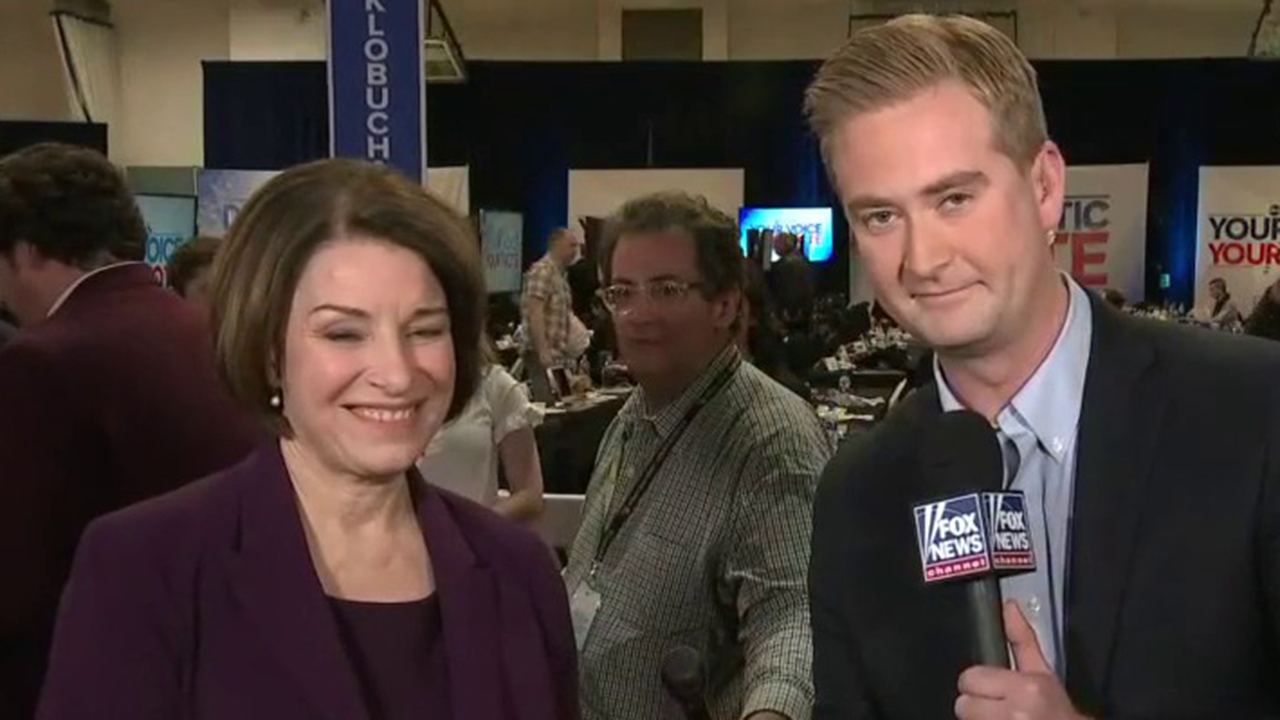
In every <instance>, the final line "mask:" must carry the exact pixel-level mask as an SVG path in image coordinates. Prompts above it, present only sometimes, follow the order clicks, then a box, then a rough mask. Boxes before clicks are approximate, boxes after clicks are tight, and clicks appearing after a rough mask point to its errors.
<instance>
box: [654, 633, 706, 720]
mask: <svg viewBox="0 0 1280 720" xmlns="http://www.w3.org/2000/svg"><path fill="white" fill-rule="evenodd" d="M705 684H706V671H705V667H704V666H703V663H702V654H701V653H699V652H698V651H697V650H694V649H693V648H691V647H689V646H688V645H678V646H676V647H674V648H672V649H671V650H669V651H667V654H666V657H664V658H663V659H662V685H663V687H665V688H666V689H667V692H668V693H670V694H671V697H673V698H675V701H676V702H677V703H679V704H680V709H681V710H683V711H684V716H685V717H686V718H687V719H688V720H711V711H710V710H708V709H707V700H706V698H705V697H703V687H704V686H705Z"/></svg>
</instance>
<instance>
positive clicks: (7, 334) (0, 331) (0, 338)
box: [0, 320, 18, 347]
mask: <svg viewBox="0 0 1280 720" xmlns="http://www.w3.org/2000/svg"><path fill="white" fill-rule="evenodd" d="M17 334H18V328H16V327H14V326H12V325H10V324H9V323H7V322H5V321H4V320H0V347H4V344H5V343H7V342H9V340H11V339H12V338H13V336H14V335H17Z"/></svg>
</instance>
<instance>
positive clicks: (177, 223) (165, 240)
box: [134, 193, 196, 285]
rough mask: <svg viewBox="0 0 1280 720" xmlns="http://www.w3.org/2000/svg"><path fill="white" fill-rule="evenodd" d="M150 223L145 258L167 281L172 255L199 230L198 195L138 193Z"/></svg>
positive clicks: (160, 278) (159, 278) (140, 207)
mask: <svg viewBox="0 0 1280 720" xmlns="http://www.w3.org/2000/svg"><path fill="white" fill-rule="evenodd" d="M134 199H135V200H136V201H137V203H138V210H139V211H141V213H142V221H143V222H144V223H145V224H146V226H147V246H146V249H145V250H144V251H143V258H142V259H143V260H145V261H146V263H147V264H148V265H150V266H151V271H152V272H153V273H155V276H156V280H157V281H159V282H160V284H161V285H167V284H168V281H169V277H168V265H169V259H170V258H171V257H173V252H174V251H175V250H177V249H178V248H179V247H181V246H182V245H183V244H185V243H186V242H187V241H188V240H190V239H191V238H192V237H194V236H195V234H196V199H195V198H194V197H192V196H190V195H158V194H153V193H139V194H137V195H135V196H134Z"/></svg>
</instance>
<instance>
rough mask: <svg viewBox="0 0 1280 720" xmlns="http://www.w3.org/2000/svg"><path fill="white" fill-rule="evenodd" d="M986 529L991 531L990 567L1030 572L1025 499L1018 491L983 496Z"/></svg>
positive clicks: (1032, 561) (1031, 554) (1032, 566)
mask: <svg viewBox="0 0 1280 720" xmlns="http://www.w3.org/2000/svg"><path fill="white" fill-rule="evenodd" d="M983 500H984V501H985V502H986V511H987V518H986V520H987V527H989V528H991V567H992V569H995V570H1033V569H1035V566H1036V558H1035V552H1034V551H1033V550H1032V549H1031V533H1030V532H1029V531H1028V530H1027V500H1026V498H1025V497H1023V495H1022V493H1020V492H993V493H984V495H983Z"/></svg>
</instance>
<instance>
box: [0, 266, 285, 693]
mask: <svg viewBox="0 0 1280 720" xmlns="http://www.w3.org/2000/svg"><path fill="white" fill-rule="evenodd" d="M259 438H260V433H259V431H258V428H257V425H256V423H254V421H253V420H252V419H251V418H250V417H249V416H248V415H247V414H246V413H244V412H242V411H241V409H240V408H239V407H238V406H237V405H236V404H235V403H234V402H233V401H232V400H231V398H230V397H229V396H228V394H227V393H226V392H225V390H224V389H223V386H222V383H221V382H220V381H219V380H218V378H217V375H216V372H215V371H214V367H213V349H212V343H211V339H210V332H209V329H208V326H207V323H206V321H205V320H204V318H203V317H202V316H201V314H200V313H198V312H197V311H195V310H194V309H192V308H191V307H190V306H189V305H188V304H187V303H185V302H183V301H182V300H181V299H180V298H178V297H177V296H176V295H174V294H173V293H172V292H170V291H168V290H165V289H164V288H162V287H160V286H159V285H157V284H156V282H155V279H154V278H153V276H152V273H151V270H150V269H149V268H148V267H147V266H146V265H143V264H140V263H139V264H129V265H122V266H119V267H113V268H108V269H105V270H102V271H101V272H98V273H96V274H93V275H91V276H89V277H87V278H86V279H85V280H84V281H83V282H82V283H81V284H80V285H79V287H77V288H76V289H75V290H74V291H72V292H71V294H70V295H69V296H68V297H67V299H66V301H65V303H63V305H62V306H61V307H60V308H58V309H57V311H56V312H54V314H53V315H52V316H51V317H50V318H48V319H47V320H44V321H43V322H41V323H39V324H38V325H33V326H31V327H29V328H26V329H23V330H21V331H20V332H19V333H18V334H17V335H16V336H14V337H13V338H12V339H11V340H10V341H9V342H8V343H7V344H5V345H4V347H3V348H0V554H2V555H3V557H4V580H3V581H0V707H2V708H3V710H2V711H0V716H3V717H5V718H8V717H14V718H29V717H30V716H31V714H32V712H33V710H34V705H35V698H36V696H37V694H38V693H39V690H40V679H41V675H42V673H43V670H44V664H45V655H46V653H47V652H48V644H49V636H50V632H51V631H52V626H53V616H54V613H55V611H56V608H57V602H58V596H59V594H60V593H61V591H62V586H63V583H64V582H65V581H66V578H67V573H68V572H69V570H70V566H71V558H72V555H73V554H74V552H75V547H76V543H77V542H78V541H79V539H80V533H81V531H83V530H84V527H85V525H87V524H88V522H89V521H90V520H92V519H93V518H95V517H97V516H99V515H102V514H104V513H106V512H110V511H112V510H116V509H118V508H121V507H124V506H126V505H129V504H131V503H134V502H137V501H139V500H143V499H145V498H149V497H153V496H155V495H159V494H161V493H164V492H168V491H169V490H172V489H174V488H176V487H178V486H180V485H182V484H183V483H186V482H189V481H191V480H195V479H196V478H200V477H204V476H205V475H208V474H210V473H213V472H216V471H218V470H221V469H223V468H226V467H228V466H230V465H233V464H235V463H236V462H239V461H240V460H242V459H243V458H244V457H245V455H246V454H248V453H249V452H250V451H251V450H252V449H253V446H254V444H255V443H256V442H257V441H258V439H259Z"/></svg>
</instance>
